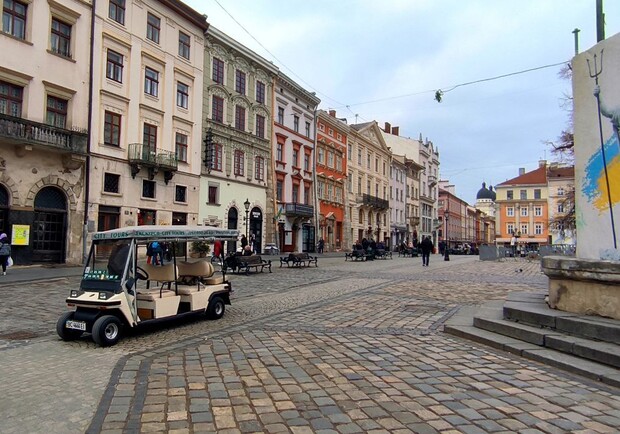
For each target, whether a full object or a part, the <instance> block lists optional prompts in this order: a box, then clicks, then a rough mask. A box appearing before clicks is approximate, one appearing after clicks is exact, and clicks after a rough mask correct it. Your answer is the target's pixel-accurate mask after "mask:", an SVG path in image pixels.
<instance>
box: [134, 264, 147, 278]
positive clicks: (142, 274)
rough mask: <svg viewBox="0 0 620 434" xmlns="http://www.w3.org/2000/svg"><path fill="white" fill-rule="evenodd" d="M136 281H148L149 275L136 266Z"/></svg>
mask: <svg viewBox="0 0 620 434" xmlns="http://www.w3.org/2000/svg"><path fill="white" fill-rule="evenodd" d="M136 279H138V280H149V273H147V272H146V270H145V269H144V268H141V267H138V266H136Z"/></svg>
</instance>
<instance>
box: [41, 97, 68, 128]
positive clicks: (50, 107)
mask: <svg viewBox="0 0 620 434" xmlns="http://www.w3.org/2000/svg"><path fill="white" fill-rule="evenodd" d="M67 105H68V101H67V100H64V99H60V98H56V97H54V96H49V95H48V97H47V115H46V120H47V124H48V125H53V126H55V127H58V128H66V126H67Z"/></svg>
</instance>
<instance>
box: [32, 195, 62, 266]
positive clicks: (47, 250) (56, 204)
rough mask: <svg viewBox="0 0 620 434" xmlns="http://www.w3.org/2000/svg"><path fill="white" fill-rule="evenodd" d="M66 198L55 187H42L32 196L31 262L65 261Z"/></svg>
mask: <svg viewBox="0 0 620 434" xmlns="http://www.w3.org/2000/svg"><path fill="white" fill-rule="evenodd" d="M66 234H67V199H66V198H65V195H64V193H63V192H62V191H61V190H60V189H58V188H55V187H44V188H42V189H41V190H40V191H39V192H38V193H37V195H36V196H35V198H34V220H33V222H32V235H33V238H32V262H55V263H64V262H65V248H66V242H65V238H66Z"/></svg>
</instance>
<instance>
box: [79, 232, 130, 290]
mask: <svg viewBox="0 0 620 434" xmlns="http://www.w3.org/2000/svg"><path fill="white" fill-rule="evenodd" d="M130 251H131V241H130V240H118V241H114V240H96V241H94V242H93V246H92V248H91V250H90V255H89V257H88V262H87V264H86V266H85V267H84V274H83V275H82V284H81V289H83V290H95V291H106V290H107V291H114V292H116V291H118V290H119V289H120V284H121V281H122V279H123V275H124V274H125V270H127V269H128V262H129V259H130V257H131V255H130V254H129V253H130ZM129 268H130V267H129Z"/></svg>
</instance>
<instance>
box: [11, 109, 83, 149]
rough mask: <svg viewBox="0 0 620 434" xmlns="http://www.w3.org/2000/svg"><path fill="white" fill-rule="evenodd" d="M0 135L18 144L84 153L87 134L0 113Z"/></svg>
mask: <svg viewBox="0 0 620 434" xmlns="http://www.w3.org/2000/svg"><path fill="white" fill-rule="evenodd" d="M0 137H2V138H3V139H5V141H7V142H9V143H14V144H20V145H40V146H45V147H48V148H53V149H56V150H59V151H64V152H70V153H75V154H86V147H87V140H88V134H87V133H86V132H84V131H71V130H66V129H64V128H58V127H54V126H52V125H47V124H42V123H39V122H34V121H31V120H28V119H22V118H16V117H13V116H8V115H5V114H0Z"/></svg>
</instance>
